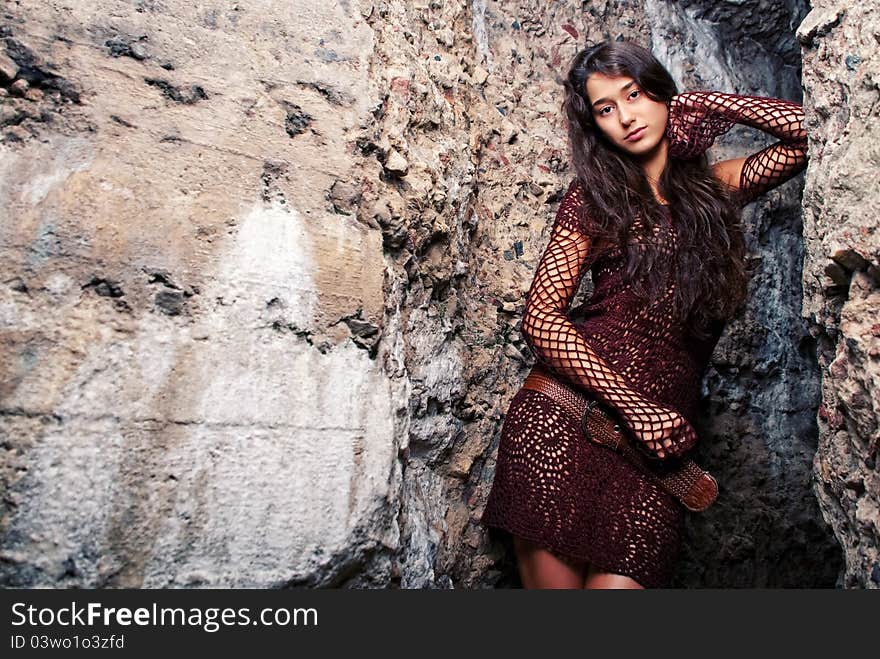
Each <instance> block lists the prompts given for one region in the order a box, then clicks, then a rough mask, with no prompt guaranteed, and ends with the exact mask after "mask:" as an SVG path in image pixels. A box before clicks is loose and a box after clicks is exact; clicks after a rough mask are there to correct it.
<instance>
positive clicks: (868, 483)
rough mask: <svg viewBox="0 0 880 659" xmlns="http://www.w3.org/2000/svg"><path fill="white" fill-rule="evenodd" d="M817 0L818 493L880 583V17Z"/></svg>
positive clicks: (813, 167) (872, 580)
mask: <svg viewBox="0 0 880 659" xmlns="http://www.w3.org/2000/svg"><path fill="white" fill-rule="evenodd" d="M877 9H878V4H877V3H876V2H867V3H853V2H845V3H841V2H826V1H824V0H819V1H817V2H814V3H813V9H812V11H811V12H810V13H809V15H808V16H807V17H806V19H805V20H804V22H803V23H802V24H801V25H800V27H799V28H798V31H797V36H798V39H799V40H800V43H801V46H802V48H803V54H804V91H805V96H806V107H807V114H808V125H809V132H810V152H811V154H812V157H811V162H810V166H809V169H808V170H807V184H806V187H805V189H804V244H805V258H804V269H803V282H804V302H803V315H804V317H805V318H806V319H807V320H808V322H809V326H810V333H811V335H813V336H814V337H815V338H816V342H817V345H818V358H819V364H820V365H821V368H822V376H823V377H822V392H821V406H820V408H819V415H818V422H819V450H818V452H817V454H816V458H815V461H814V474H815V478H816V487H815V491H816V494H817V496H818V498H819V502H820V505H821V507H822V512H823V513H824V515H825V517H826V519H828V521H829V523H830V524H831V525H832V527H833V528H834V533H835V535H836V536H837V538H838V540H839V541H840V544H841V546H842V547H843V550H844V552H845V557H846V570H845V573H844V574H843V575H842V581H843V585H844V586H845V587H847V588H878V587H880V553H878V545H880V542H878V541H880V475H878V471H877V470H878V464H877V462H878V457H880V456H878V447H880V428H878V418H880V396H878V393H877V392H878V390H880V387H878V385H880V361H878V360H880V322H878V318H877V308H878V303H880V290H878V289H880V269H878V268H880V234H878V231H877V227H878V222H877V218H878V217H880V212H878V211H880V209H878V201H877V200H878V199H880V179H878V175H877V173H878V168H880V150H878V145H880V129H878V121H877V118H878V114H880V17H878V13H877Z"/></svg>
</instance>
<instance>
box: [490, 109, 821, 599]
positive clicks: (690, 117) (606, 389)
mask: <svg viewBox="0 0 880 659" xmlns="http://www.w3.org/2000/svg"><path fill="white" fill-rule="evenodd" d="M802 120H803V110H802V108H801V106H800V105H797V104H795V103H791V102H789V101H785V100H782V99H771V98H760V97H751V96H740V95H735V94H722V93H718V92H687V93H686V94H679V95H678V96H676V97H674V98H673V100H672V101H671V102H670V114H669V123H668V125H667V135H668V136H669V138H670V155H671V156H672V157H681V158H688V157H693V156H695V155H698V154H701V153H702V152H703V151H705V149H706V148H708V146H709V145H711V143H712V142H713V140H714V139H715V137H716V136H717V135H719V134H721V133H723V132H725V131H727V130H729V129H730V127H731V126H732V125H733V123H734V122H739V123H744V124H746V125H750V126H754V127H757V128H761V129H763V130H765V131H767V132H769V133H771V134H773V135H775V136H777V137H779V138H780V141H779V142H777V143H775V144H773V145H771V146H768V147H767V148H765V149H762V150H761V151H759V152H757V153H754V154H752V155H750V156H749V157H748V158H747V159H746V161H745V163H744V165H743V170H742V175H741V178H740V181H739V189H738V191H737V193H736V194H737V196H738V198H739V200H740V202H741V203H743V204H744V203H747V202H749V201H751V200H753V199H754V198H755V197H757V196H758V195H759V194H761V193H763V192H765V191H767V190H768V189H770V188H773V187H775V186H777V185H779V184H781V183H782V182H784V181H786V180H788V179H790V178H791V177H793V176H794V175H795V174H797V173H798V172H800V171H802V170H803V169H804V167H805V165H806V157H807V153H806V135H805V132H804V129H803V126H802ZM584 202H585V196H584V190H583V189H582V187H581V186H580V183H579V181H578V180H577V179H575V180H574V181H572V182H571V184H570V185H569V187H568V190H567V192H566V193H565V196H564V197H563V199H562V201H561V203H560V205H559V209H558V211H557V213H556V218H555V221H554V223H553V226H552V231H551V237H550V242H549V244H548V245H547V248H546V250H545V251H544V254H543V255H542V257H541V260H540V262H539V263H538V266H537V269H536V271H535V276H534V280H533V281H532V285H531V287H530V289H529V293H528V298H527V301H526V309H525V313H524V316H523V324H522V331H523V336H524V338H525V339H526V341H527V343H528V345H529V347H530V348H531V349H532V352H533V353H534V354H535V356H536V359H537V362H538V363H537V365H536V368H537V369H540V370H543V371H545V372H549V373H551V374H552V375H553V376H554V377H556V378H558V379H560V380H562V381H564V382H565V383H566V384H569V385H571V386H574V387H576V388H578V389H580V390H582V391H584V392H585V393H586V394H587V395H588V396H590V397H593V398H598V399H600V400H601V401H602V402H603V403H605V404H607V405H609V406H612V407H614V408H615V409H616V410H617V412H618V413H619V415H620V418H621V420H622V422H623V423H624V424H625V425H626V426H627V429H628V431H629V432H630V434H631V435H632V436H633V437H635V438H637V440H640V441H644V442H645V443H646V445H647V447H651V448H654V449H656V448H658V446H659V445H658V444H657V440H658V439H659V438H660V437H661V436H662V431H663V429H664V428H666V429H667V434H668V429H674V432H673V436H674V437H677V443H678V444H680V445H681V446H683V447H685V449H687V448H690V447H692V446H693V445H694V444H695V443H696V439H697V437H696V432H695V431H694V429H693V427H692V426H691V424H690V423H689V420H690V419H692V418H693V416H694V413H695V411H696V407H697V404H698V397H699V391H700V385H701V380H702V377H703V375H704V372H705V369H706V366H707V364H708V361H709V358H710V357H711V355H712V351H713V349H714V347H715V344H716V343H717V341H718V338H719V337H720V335H721V332H722V330H723V324H722V323H718V324H716V325H715V326H713V328H712V332H711V334H712V335H711V336H710V338H708V339H706V340H702V341H698V340H695V339H694V338H693V337H691V336H686V333H685V330H684V327H683V326H681V325H678V324H674V323H672V322H670V320H669V318H670V309H671V306H670V305H671V303H672V296H673V293H674V281H673V278H672V276H671V275H669V278H668V279H667V281H668V282H669V286H668V288H667V289H666V294H665V295H664V296H663V297H661V298H659V299H658V300H656V301H655V302H653V303H651V304H650V305H646V304H644V303H643V302H639V301H637V299H636V297H635V296H634V293H633V292H632V290H631V288H630V285H629V284H628V283H627V282H626V280H625V278H624V276H623V267H624V264H625V253H624V251H623V250H622V249H621V248H620V247H619V246H618V247H613V248H610V249H606V250H603V251H597V250H591V249H590V245H591V240H590V238H589V236H588V235H587V234H586V232H585V230H584V228H583V225H582V224H581V221H580V219H579V217H578V213H577V209H578V208H579V207H580V206H581V205H583V204H584ZM664 208H665V211H664V213H663V216H664V218H666V222H664V225H663V226H662V227H657V228H656V229H655V230H654V232H655V235H656V236H657V237H658V239H659V241H660V245H661V248H662V249H664V250H668V251H669V252H670V254H671V253H672V252H673V251H674V250H675V249H676V248H677V245H676V241H675V236H676V234H675V221H674V213H673V212H672V211H670V209H669V207H664ZM643 228H644V227H643V225H641V223H640V220H639V219H638V218H636V219H635V220H634V222H633V227H632V230H633V231H634V232H637V231H638V230H639V229H643ZM588 270H590V271H591V272H592V277H593V283H594V291H593V295H592V297H591V298H590V300H589V304H588V305H587V307H586V308H585V310H584V311H585V313H584V315H585V318H586V320H584V321H583V322H581V323H579V324H575V323H573V322H572V321H571V320H570V319H569V317H568V311H569V306H570V304H571V300H572V298H573V297H574V294H575V292H576V291H577V288H578V285H579V283H580V280H581V278H582V276H583V275H584V274H585V273H586V272H587V271H588ZM664 446H666V444H664ZM660 449H661V450H662V447H660ZM670 454H677V453H676V452H675V451H673V450H672V449H670ZM684 513H685V509H684V507H683V506H682V505H681V504H680V503H679V502H678V501H677V500H676V499H674V498H673V497H672V496H671V495H670V494H668V493H667V492H666V491H665V490H663V489H661V488H660V486H659V485H657V484H656V483H655V482H654V481H653V480H652V479H651V478H650V477H648V476H646V475H645V474H644V473H643V472H641V471H640V470H638V469H637V468H636V467H634V466H632V465H631V464H630V463H629V462H627V461H626V459H624V458H623V457H622V456H620V455H619V454H618V453H615V452H614V451H612V450H610V449H608V448H606V447H603V446H599V445H596V444H594V443H592V442H590V441H588V440H587V439H586V438H585V437H584V436H583V434H582V430H581V428H580V420H579V419H577V418H574V417H573V416H571V415H570V414H569V413H568V412H567V411H566V410H565V408H563V407H562V406H560V405H559V404H557V403H556V402H555V401H554V400H553V399H552V398H550V397H548V396H546V395H545V394H543V393H541V392H536V391H533V390H527V389H520V390H519V391H518V392H517V393H516V395H515V396H514V397H513V399H512V401H511V403H510V406H509V408H508V410H507V414H506V417H505V421H504V425H503V427H502V430H501V438H500V442H499V447H498V458H497V465H496V469H495V475H494V480H493V484H492V489H491V491H490V494H489V498H488V500H487V503H486V507H485V509H484V511H483V514H482V517H481V522H482V523H483V524H484V525H486V526H488V527H494V528H498V529H502V530H504V531H507V532H509V533H512V534H515V535H518V536H520V537H522V538H525V539H528V540H531V541H532V542H536V543H538V544H539V545H541V546H543V547H545V548H547V549H549V550H550V551H552V552H554V553H555V554H557V555H559V556H560V557H563V558H573V559H575V560H581V561H587V562H589V563H590V564H592V565H594V566H596V567H597V568H599V569H600V570H602V571H605V572H612V573H616V574H622V575H626V576H629V577H631V578H633V579H635V580H636V581H637V582H638V583H640V584H641V585H642V586H645V587H662V586H668V584H669V582H670V580H671V577H672V572H673V569H674V566H675V562H676V559H677V557H678V555H679V545H680V536H681V528H682V521H683V515H684Z"/></svg>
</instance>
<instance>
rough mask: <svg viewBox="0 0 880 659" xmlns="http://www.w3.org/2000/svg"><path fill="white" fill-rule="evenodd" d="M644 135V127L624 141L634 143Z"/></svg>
mask: <svg viewBox="0 0 880 659" xmlns="http://www.w3.org/2000/svg"><path fill="white" fill-rule="evenodd" d="M644 134H645V127H642V128H639V129H638V130H637V131H635V132H633V133H631V134H630V135H628V136H627V137H626V139H627V140H629V141H630V142H635V141H637V140H639V139H641V137H642V135H644Z"/></svg>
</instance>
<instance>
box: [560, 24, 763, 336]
mask: <svg viewBox="0 0 880 659" xmlns="http://www.w3.org/2000/svg"><path fill="white" fill-rule="evenodd" d="M593 73H602V74H604V75H608V76H620V75H625V76H629V77H631V78H633V79H634V80H635V81H636V83H637V84H638V86H639V88H640V89H641V90H642V91H643V92H644V93H645V94H647V96H648V97H649V98H651V99H653V100H654V101H658V102H663V103H667V104H668V103H669V101H670V99H671V98H672V97H673V96H674V95H675V94H677V93H678V91H677V88H676V85H675V81H674V80H673V79H672V76H671V75H670V74H669V72H668V71H667V70H666V69H665V68H664V67H663V65H662V64H661V63H660V62H659V61H658V60H657V59H656V58H655V57H654V56H653V55H652V54H651V53H650V52H649V51H648V50H646V49H644V48H642V47H641V46H639V45H638V44H635V43H632V42H628V41H620V42H617V41H606V42H602V43H599V44H596V45H594V46H591V47H590V48H587V49H584V50H582V51H580V52H579V53H578V54H577V55H576V56H575V57H574V59H573V60H572V63H571V66H570V68H569V71H568V75H567V77H566V79H565V81H564V82H563V85H564V87H565V100H564V102H563V110H564V111H565V116H566V118H567V120H568V139H569V148H570V150H571V160H572V164H573V166H574V169H575V172H576V174H577V177H578V179H579V180H580V183H581V185H582V186H583V189H584V191H585V193H586V198H587V203H586V204H585V205H584V206H582V207H581V209H580V211H579V212H580V220H581V222H582V224H583V226H584V229H585V230H586V231H587V233H588V234H590V235H591V236H592V237H593V238H594V240H598V239H600V238H601V239H607V240H611V241H612V243H613V244H619V245H622V246H625V248H624V249H625V252H626V267H625V272H624V276H625V278H626V279H627V281H629V282H630V284H631V286H632V290H633V292H634V293H635V294H636V295H637V296H639V297H640V298H644V300H645V301H646V302H649V301H650V300H656V299H657V298H658V297H660V296H661V295H662V294H663V292H664V289H665V288H666V277H667V275H668V273H669V269H670V268H672V269H673V276H674V281H675V295H674V300H673V312H672V313H673V315H674V317H675V318H674V320H675V321H678V322H681V323H684V324H685V325H686V327H687V328H688V329H689V330H690V333H691V334H692V335H693V336H695V337H697V338H707V337H708V336H709V334H710V332H709V331H708V330H709V329H710V326H712V325H715V324H716V323H719V322H720V323H723V322H725V321H726V320H728V319H729V318H730V317H731V316H732V315H733V314H734V313H735V312H736V310H737V309H738V308H739V307H740V305H741V304H742V303H743V301H744V300H745V298H746V292H747V284H748V271H747V268H746V266H745V240H744V236H743V230H742V219H741V210H740V206H739V204H738V203H737V202H736V200H735V199H734V198H733V195H732V191H731V190H730V189H729V188H728V186H727V185H726V184H724V183H722V182H721V181H719V180H718V179H717V178H715V176H714V175H713V174H712V171H711V169H710V168H709V163H708V159H707V157H706V155H705V153H704V154H702V155H700V156H698V157H696V158H692V159H688V160H683V159H679V158H675V157H672V156H670V157H669V160H668V163H667V165H666V167H665V169H664V170H663V173H662V174H661V175H660V177H659V179H658V181H657V182H658V185H659V189H660V193H661V195H662V196H663V198H664V199H666V201H667V202H669V209H670V210H671V211H672V217H673V218H674V223H675V230H676V240H677V243H678V247H679V249H677V250H676V256H675V258H674V259H669V258H664V256H663V254H661V253H660V252H659V250H658V249H657V244H656V243H655V242H654V241H653V240H652V236H653V228H654V227H656V226H658V225H661V226H662V225H663V224H665V222H664V217H665V216H664V211H663V209H662V208H661V207H660V204H659V202H658V201H657V199H656V197H655V196H654V193H653V192H652V190H651V187H650V185H649V184H648V179H647V177H646V175H645V172H644V170H643V169H642V168H641V166H640V165H639V164H638V162H636V161H635V160H634V159H632V158H631V157H630V156H629V154H627V153H625V152H623V151H621V150H620V149H618V147H616V146H615V145H614V144H613V143H612V142H610V141H609V140H608V138H607V137H606V136H605V134H604V133H603V132H602V131H601V129H600V128H599V127H598V126H597V124H596V120H595V118H594V116H593V113H592V111H591V110H590V102H589V98H588V96H587V87H586V82H587V78H588V77H589V76H590V75H591V74H593ZM636 217H641V218H642V222H643V224H644V226H645V229H646V232H645V234H644V235H638V236H635V235H634V232H633V231H631V228H632V224H633V221H634V219H635V218H636Z"/></svg>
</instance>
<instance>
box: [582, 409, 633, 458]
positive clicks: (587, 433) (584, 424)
mask: <svg viewBox="0 0 880 659" xmlns="http://www.w3.org/2000/svg"><path fill="white" fill-rule="evenodd" d="M598 405H599V401H598V400H595V399H590V400H588V401H587V407H586V409H584V414H583V416H582V417H581V430H582V431H583V433H584V436H585V437H586V438H587V439H588V440H590V441H593V435H592V433H590V429H589V428H588V427H587V418H588V417H589V416H590V413H591V412H593V410H596V411H597V412H598V413H600V414H602V416H603V417H604V418H605V419H606V420H607V421H613V422H614V428H613V429H614V432H615V434H616V435H617V437H616V440H615V442H614V445H613V446H611V448H612V449H614V450H615V451H619V450H620V443H621V441H623V433H622V432H621V427H620V423H619V422H618V421H617V420H615V419H612V418H611V417H609V416H608V415H607V414H605V413H603V412H602V408H599V407H597V406H598ZM600 443H602V444H603V445H605V446H607V444H606V443H604V442H600Z"/></svg>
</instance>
